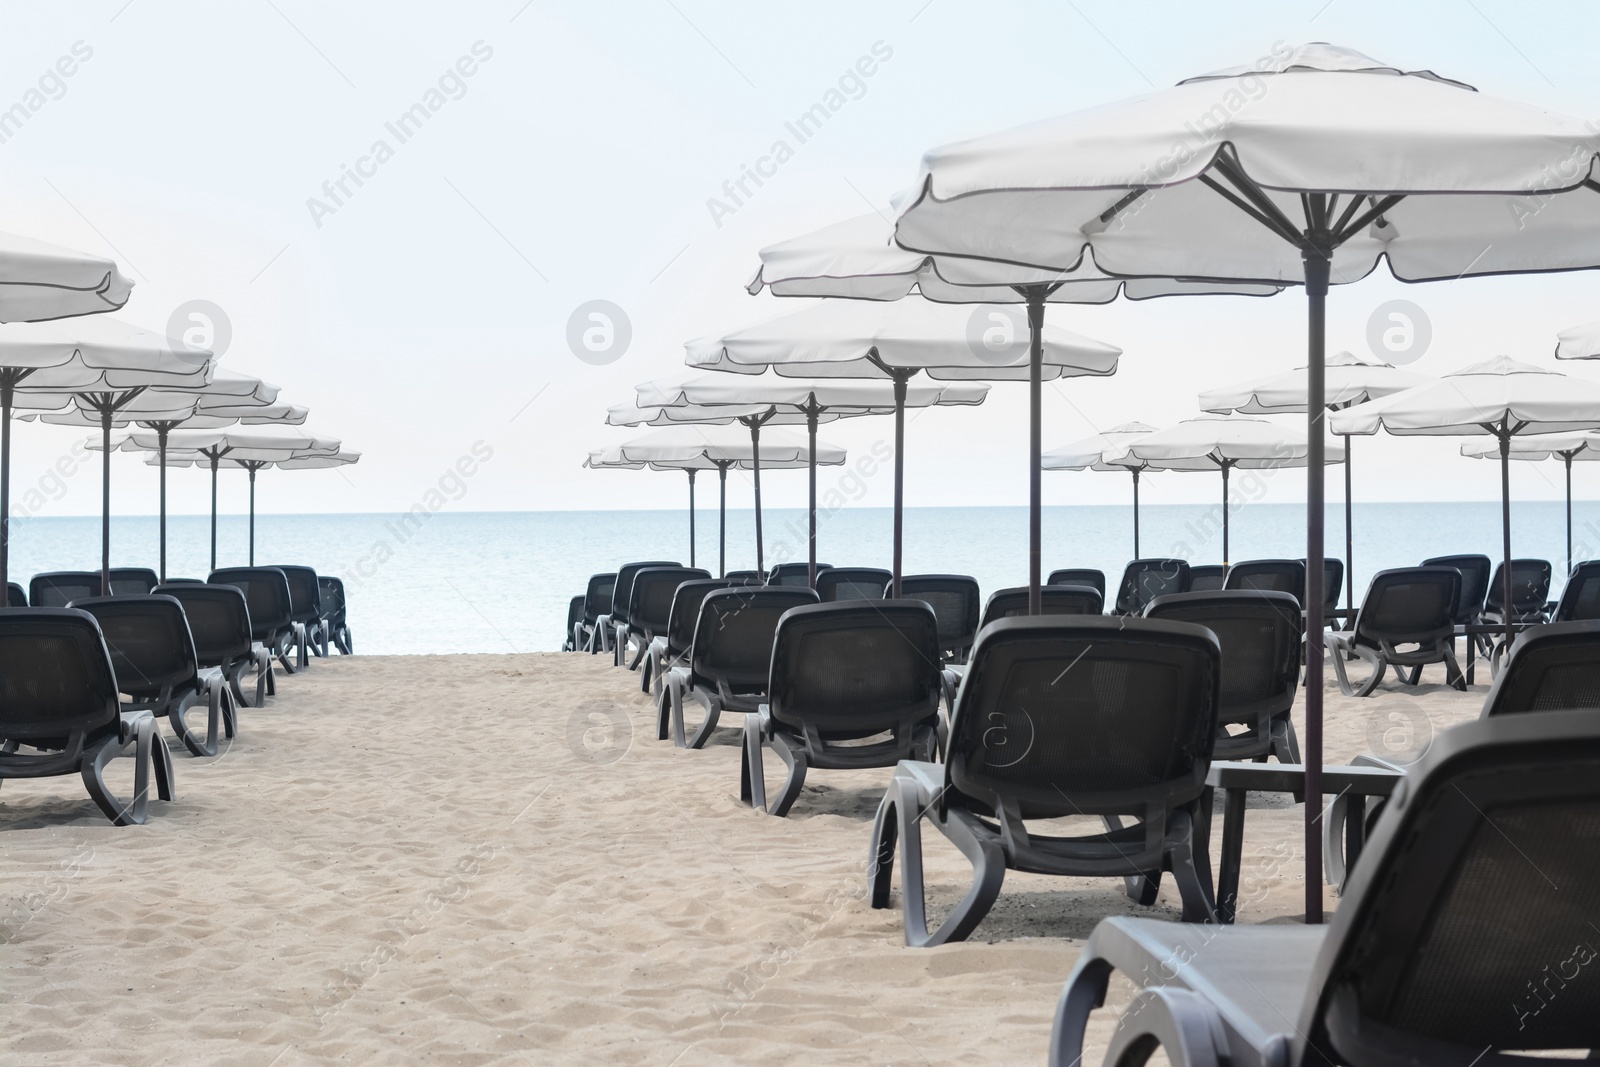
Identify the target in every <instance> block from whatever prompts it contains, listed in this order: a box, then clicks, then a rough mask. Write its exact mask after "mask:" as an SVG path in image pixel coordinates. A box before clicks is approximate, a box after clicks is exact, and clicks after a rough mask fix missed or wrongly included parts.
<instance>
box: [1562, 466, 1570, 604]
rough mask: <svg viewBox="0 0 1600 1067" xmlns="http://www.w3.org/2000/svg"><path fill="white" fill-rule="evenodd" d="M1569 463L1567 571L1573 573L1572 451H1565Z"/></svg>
mask: <svg viewBox="0 0 1600 1067" xmlns="http://www.w3.org/2000/svg"><path fill="white" fill-rule="evenodd" d="M1561 458H1562V459H1563V460H1565V461H1566V464H1567V573H1568V574H1571V573H1572V453H1571V452H1563V453H1562V454H1561Z"/></svg>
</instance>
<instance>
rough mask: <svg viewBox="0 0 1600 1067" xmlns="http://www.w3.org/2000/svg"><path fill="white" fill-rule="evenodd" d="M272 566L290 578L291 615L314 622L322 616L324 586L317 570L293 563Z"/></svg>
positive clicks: (303, 620) (297, 619) (293, 617)
mask: <svg viewBox="0 0 1600 1067" xmlns="http://www.w3.org/2000/svg"><path fill="white" fill-rule="evenodd" d="M272 566H274V567H276V568H277V569H278V570H280V571H282V572H283V576H284V577H285V578H287V579H288V580H289V617H290V618H292V619H293V620H294V621H295V622H304V623H312V622H315V621H316V620H318V619H320V618H322V587H321V585H320V584H319V583H318V582H317V572H316V571H315V570H313V569H312V568H310V567H301V566H298V565H296V564H291V563H275V564H272Z"/></svg>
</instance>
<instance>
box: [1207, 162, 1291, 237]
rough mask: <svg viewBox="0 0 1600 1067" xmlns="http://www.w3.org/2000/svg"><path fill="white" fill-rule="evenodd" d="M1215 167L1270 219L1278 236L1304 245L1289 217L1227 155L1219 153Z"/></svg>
mask: <svg viewBox="0 0 1600 1067" xmlns="http://www.w3.org/2000/svg"><path fill="white" fill-rule="evenodd" d="M1216 168H1217V171H1218V172H1219V173H1220V174H1221V175H1222V176H1223V177H1224V178H1227V179H1228V181H1229V182H1230V183H1232V185H1233V187H1234V188H1235V189H1238V190H1239V192H1240V193H1242V194H1243V195H1244V196H1245V197H1246V199H1248V200H1249V201H1250V203H1252V204H1253V205H1255V207H1256V210H1258V211H1260V212H1261V214H1263V215H1265V216H1266V217H1267V218H1269V219H1271V220H1272V228H1273V229H1275V230H1277V231H1278V233H1279V235H1280V236H1284V237H1285V239H1286V240H1288V241H1289V242H1290V243H1291V244H1294V245H1298V246H1301V247H1304V245H1305V238H1304V237H1303V236H1302V235H1301V233H1300V231H1299V230H1298V229H1296V228H1295V225H1294V223H1293V222H1291V221H1290V220H1289V217H1288V216H1287V215H1285V214H1284V213H1283V211H1282V210H1281V209H1280V208H1279V207H1278V205H1277V204H1274V203H1273V202H1272V198H1271V197H1269V196H1268V195H1267V194H1266V193H1265V192H1264V191H1263V190H1262V188H1261V186H1259V185H1257V184H1256V183H1255V182H1253V181H1251V180H1250V178H1249V177H1248V176H1247V175H1245V174H1244V172H1243V171H1241V170H1239V168H1238V167H1237V166H1236V165H1235V164H1234V162H1233V161H1232V160H1231V159H1230V158H1229V157H1227V156H1225V155H1221V154H1219V155H1218V156H1217V162H1216ZM1288 234H1293V235H1294V236H1293V237H1287V236H1286V235H1288Z"/></svg>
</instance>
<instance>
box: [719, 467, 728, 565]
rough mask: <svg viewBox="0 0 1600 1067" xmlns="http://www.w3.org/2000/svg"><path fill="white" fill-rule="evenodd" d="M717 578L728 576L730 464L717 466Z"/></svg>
mask: <svg viewBox="0 0 1600 1067" xmlns="http://www.w3.org/2000/svg"><path fill="white" fill-rule="evenodd" d="M717 488H718V500H717V577H718V578H726V577H727V576H728V464H727V462H726V461H724V462H722V463H718V464H717Z"/></svg>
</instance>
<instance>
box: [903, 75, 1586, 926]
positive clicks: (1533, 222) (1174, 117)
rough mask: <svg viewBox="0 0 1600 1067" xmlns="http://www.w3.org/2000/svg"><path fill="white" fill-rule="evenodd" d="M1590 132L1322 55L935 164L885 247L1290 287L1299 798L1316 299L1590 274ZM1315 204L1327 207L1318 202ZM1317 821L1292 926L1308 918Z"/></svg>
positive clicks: (1313, 628) (1105, 110) (1314, 512)
mask: <svg viewBox="0 0 1600 1067" xmlns="http://www.w3.org/2000/svg"><path fill="white" fill-rule="evenodd" d="M1597 152H1600V129H1597V128H1596V127H1594V126H1592V125H1591V124H1589V123H1587V122H1585V121H1584V120H1583V119H1580V118H1574V117H1568V116H1564V115H1560V114H1556V113H1554V112H1551V111H1546V110H1543V109H1541V108H1535V107H1529V106H1525V105H1522V104H1517V103H1513V102H1510V101H1505V100H1499V99H1496V98H1494V97H1490V96H1486V95H1484V94H1481V93H1478V92H1475V91H1473V90H1472V89H1471V87H1470V86H1466V85H1463V84H1462V83H1460V82H1455V81H1451V80H1448V79H1445V78H1441V77H1439V76H1438V75H1436V74H1433V73H1432V72H1430V71H1412V72H1408V71H1404V70H1401V69H1399V68H1396V67H1393V66H1390V65H1388V64H1384V63H1381V62H1378V61H1376V60H1373V59H1370V58H1369V57H1367V56H1364V55H1361V54H1360V53H1358V52H1354V51H1351V50H1349V49H1345V48H1340V47H1337V46H1334V45H1329V44H1325V43H1315V44H1309V45H1302V46H1299V47H1288V46H1279V47H1276V48H1274V50H1273V53H1272V54H1271V55H1270V56H1267V57H1263V59H1262V60H1261V61H1260V62H1258V63H1256V64H1254V65H1251V66H1241V67H1236V68H1232V69H1229V70H1222V71H1217V72H1215V73H1213V74H1208V75H1203V76H1201V77H1198V78H1192V79H1189V80H1188V81H1186V82H1183V83H1181V84H1179V85H1177V86H1174V87H1172V88H1169V89H1164V90H1159V91H1156V92H1152V93H1147V94H1144V95H1142V96H1138V97H1134V98H1131V99H1129V100H1125V101H1122V102H1119V103H1114V104H1109V105H1103V106H1100V107H1095V108H1091V109H1089V110H1085V111H1080V112H1078V113H1076V114H1072V115H1067V116H1065V117H1063V118H1057V119H1051V120H1048V121H1044V122H1037V123H1034V124H1032V125H1030V126H1024V127H1019V128H1017V129H1013V130H1009V131H1006V132H1003V133H999V134H995V135H992V136H987V137H982V138H978V139H974V140H970V141H966V142H963V143H960V144H955V145H949V146H945V147H942V148H937V149H934V150H933V151H931V152H929V153H927V154H926V155H925V156H924V157H923V161H922V169H921V173H920V175H919V178H918V180H917V184H916V188H915V189H914V190H913V192H912V194H911V195H910V196H909V197H908V198H907V200H906V202H905V204H904V206H903V207H902V208H901V211H900V214H899V217H898V220H897V223H896V228H895V239H896V242H897V243H898V244H900V245H901V246H902V247H904V248H906V249H909V250H912V251H916V252H922V253H925V254H935V255H963V256H970V257H974V258H978V259H985V260H992V261H1000V262H1007V263H1014V264H1019V265H1023V266H1028V267H1033V268H1039V269H1055V270H1074V269H1079V268H1081V266H1082V265H1083V263H1084V261H1085V260H1086V259H1090V260H1091V261H1092V262H1093V264H1094V265H1095V266H1096V267H1097V268H1098V269H1100V270H1102V271H1104V272H1105V273H1107V274H1112V275H1117V276H1126V277H1141V276H1154V277H1184V278H1190V279H1211V280H1230V281H1255V282H1268V283H1273V284H1295V285H1301V284H1303V285H1304V286H1305V287H1306V297H1307V321H1308V330H1307V357H1308V358H1307V361H1306V362H1307V372H1306V373H1307V379H1308V388H1307V400H1308V405H1307V406H1308V408H1309V412H1308V414H1307V433H1308V435H1309V437H1310V442H1311V447H1312V454H1311V455H1310V457H1309V465H1310V471H1309V473H1308V475H1307V479H1306V561H1307V562H1306V570H1307V579H1308V583H1307V596H1306V600H1307V605H1306V606H1307V611H1308V615H1307V623H1306V634H1307V639H1308V641H1307V656H1306V664H1307V676H1308V677H1307V687H1306V753H1305V756H1306V795H1307V796H1313V797H1314V796H1319V795H1320V793H1321V787H1322V782H1321V777H1322V670H1323V665H1322V658H1323V657H1322V582H1323V569H1322V559H1323V472H1322V456H1321V454H1320V453H1321V448H1322V441H1323V438H1322V431H1321V429H1320V428H1319V424H1320V421H1321V419H1322V409H1323V408H1324V407H1325V399H1324V393H1323V379H1322V375H1323V362H1324V356H1325V354H1326V338H1325V328H1326V305H1327V293H1328V287H1329V285H1330V283H1343V282H1351V281H1355V280H1357V279H1359V278H1362V277H1364V276H1366V275H1367V274H1368V273H1370V272H1371V271H1372V270H1374V269H1376V267H1377V266H1378V264H1379V262H1380V261H1387V263H1388V265H1389V269H1390V271H1391V272H1392V273H1393V274H1394V275H1395V276H1396V277H1399V278H1401V279H1403V280H1407V281H1423V280H1429V279H1452V280H1453V279H1456V278H1460V277H1463V276H1466V275H1488V274H1505V273H1525V272H1534V271H1550V270H1575V269H1585V268H1592V267H1596V266H1600V212H1596V211H1595V210H1594V205H1595V200H1594V195H1595V193H1594V190H1593V189H1592V188H1589V186H1590V185H1591V184H1593V182H1594V178H1593V171H1594V165H1595V157H1596V154H1597ZM1333 190H1337V192H1334V191H1333ZM1319 818H1320V815H1319V811H1318V805H1316V804H1314V803H1310V804H1307V805H1306V806H1305V820H1306V837H1305V842H1306V855H1305V861H1306V879H1305V891H1306V918H1307V920H1308V921H1311V922H1318V921H1320V920H1321V917H1322V889H1321V864H1322V842H1321V836H1320V834H1321V827H1320V824H1319V821H1318V820H1319Z"/></svg>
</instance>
